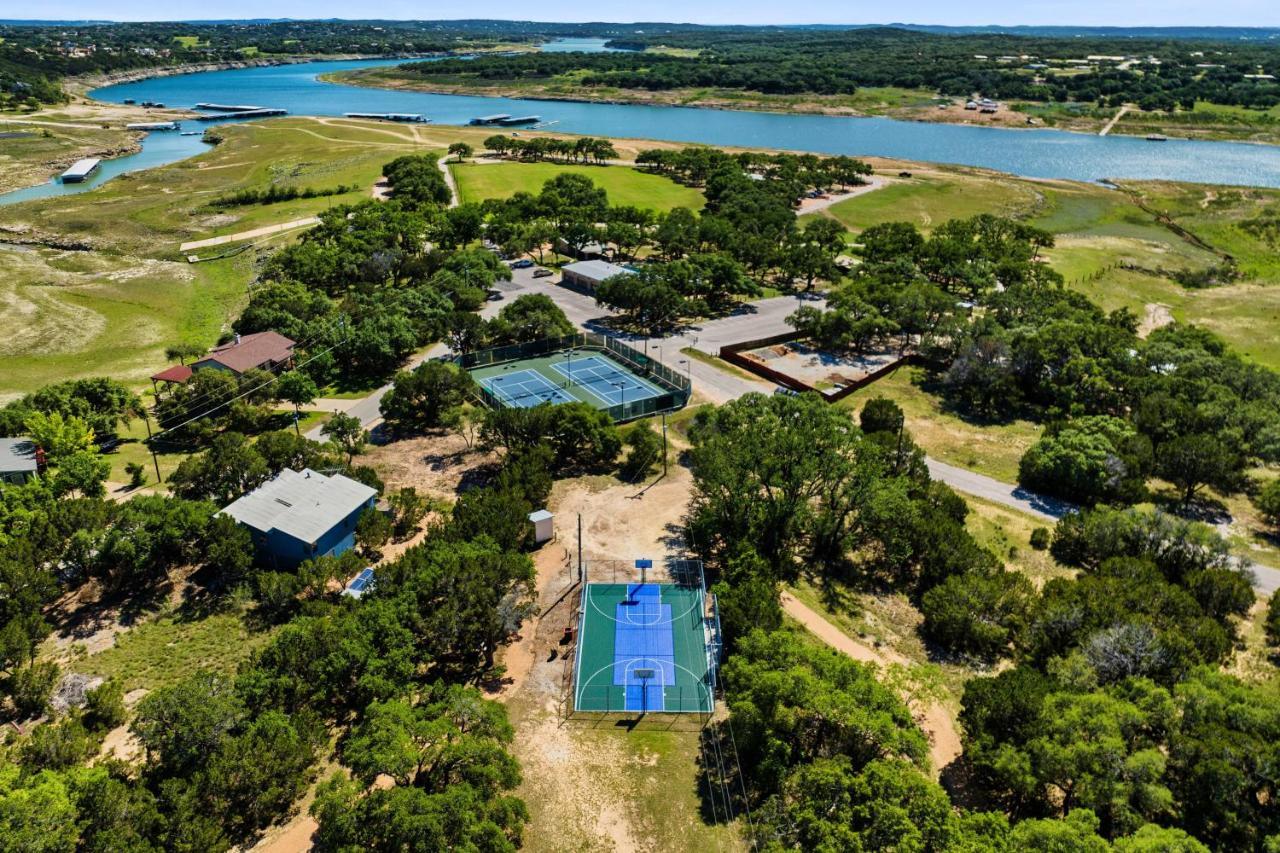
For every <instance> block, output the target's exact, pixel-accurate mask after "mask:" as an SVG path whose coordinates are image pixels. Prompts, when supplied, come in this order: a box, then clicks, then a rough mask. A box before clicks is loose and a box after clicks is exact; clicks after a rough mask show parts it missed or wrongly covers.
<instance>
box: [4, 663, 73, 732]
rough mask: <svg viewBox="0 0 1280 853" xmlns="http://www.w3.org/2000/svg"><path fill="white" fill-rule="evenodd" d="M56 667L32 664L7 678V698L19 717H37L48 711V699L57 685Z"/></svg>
mask: <svg viewBox="0 0 1280 853" xmlns="http://www.w3.org/2000/svg"><path fill="white" fill-rule="evenodd" d="M59 674H60V673H59V670H58V665H57V664H56V663H52V662H47V661H46V662H40V663H33V664H31V665H30V666H27V667H23V668H22V669H20V670H18V671H17V672H15V673H14V674H13V675H11V676H9V696H10V697H11V698H12V699H13V705H14V707H15V708H17V710H18V714H19V716H21V717H24V718H26V717H38V716H40V715H41V714H43V713H45V712H46V711H48V710H49V697H50V696H52V695H53V688H54V686H55V685H56V684H57V683H58V676H59Z"/></svg>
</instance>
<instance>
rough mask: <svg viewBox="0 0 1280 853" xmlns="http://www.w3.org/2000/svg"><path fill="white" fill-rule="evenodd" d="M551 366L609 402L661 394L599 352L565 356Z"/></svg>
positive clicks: (607, 403) (614, 402)
mask: <svg viewBox="0 0 1280 853" xmlns="http://www.w3.org/2000/svg"><path fill="white" fill-rule="evenodd" d="M551 369H552V370H554V371H555V372H556V373H559V374H560V375H561V376H563V377H565V378H566V379H568V380H569V383H570V384H571V385H579V386H581V387H583V388H586V389H587V390H588V391H590V392H591V393H592V394H595V395H596V396H597V397H599V398H600V399H602V400H604V401H605V404H606V405H609V406H616V405H618V404H619V403H625V402H626V401H628V400H630V401H632V402H635V401H636V400H647V399H648V398H650V397H657V396H659V395H660V394H662V391H661V390H659V389H658V388H656V387H654V386H653V385H652V384H650V383H648V382H646V381H645V380H643V379H640V378H639V377H637V376H634V375H632V374H631V373H629V372H628V371H626V370H623V369H622V368H621V367H619V366H617V365H615V364H614V363H613V362H611V361H609V360H608V359H606V358H604V357H603V356H599V355H587V356H578V357H577V358H569V359H566V360H565V361H564V362H563V363H561V362H555V363H553V364H552V365H551Z"/></svg>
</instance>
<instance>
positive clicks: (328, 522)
mask: <svg viewBox="0 0 1280 853" xmlns="http://www.w3.org/2000/svg"><path fill="white" fill-rule="evenodd" d="M377 494H378V493H377V492H376V491H375V490H374V489H372V488H370V487H369V486H366V485H365V484H364V483H360V482H357V481H356V480H352V479H351V478H350V477H344V476H342V475H341V474H332V475H325V474H321V473H319V472H317V471H312V470H311V469H310V468H304V469H303V470H301V471H291V470H288V469H286V470H284V471H281V472H280V473H279V474H278V475H277V476H276V477H275V479H273V480H270V481H268V482H266V483H263V484H262V485H261V486H259V487H258V488H256V489H254V490H253V491H252V492H249V493H248V494H247V495H245V496H243V497H241V498H239V499H238V500H236V501H235V502H234V503H232V504H230V505H229V506H227V507H226V508H225V509H223V510H222V511H221V512H220V513H218V514H219V515H226V516H229V517H231V518H234V519H235V520H236V521H237V522H239V523H240V524H241V525H243V526H244V527H245V528H247V529H248V531H249V534H250V536H252V537H253V542H254V546H255V547H256V548H257V552H258V559H259V561H260V562H262V563H263V564H264V565H269V566H274V567H277V568H290V569H291V568H295V567H296V566H297V565H298V564H299V563H301V562H302V561H303V560H313V559H315V558H316V557H322V556H325V555H330V554H331V555H333V556H337V555H339V554H342V553H344V552H346V551H349V550H351V548H353V547H355V532H356V521H357V520H358V519H359V518H360V514H361V513H362V512H364V511H365V510H372V509H373V508H374V502H375V501H376V499H377Z"/></svg>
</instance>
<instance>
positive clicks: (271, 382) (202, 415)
mask: <svg viewBox="0 0 1280 853" xmlns="http://www.w3.org/2000/svg"><path fill="white" fill-rule="evenodd" d="M345 343H346V339H345V338H344V339H343V340H341V341H338V342H337V343H336V344H334V345H333V346H331V347H329V348H328V349H324V350H321V351H320V352H318V353H316V354H315V355H313V356H311V358H309V359H307V360H306V361H304V362H302V364H299V365H297V366H296V367H295V368H294V369H295V370H297V369H298V368H301V367H306V366H307V365H308V364H310V363H311V362H313V361H315V360H316V359H317V358H319V357H320V356H322V355H324V354H325V353H327V352H332V351H333V350H335V349H337V348H338V347H340V346H342V345H343V344H345ZM279 380H280V376H272V377H271V378H270V379H268V380H267V381H266V382H263V383H262V384H261V385H258V386H256V387H253V388H250V389H249V390H248V391H244V392H241V393H240V394H237V395H236V396H234V397H232V398H231V399H229V400H226V401H224V402H222V403H219V404H218V405H216V406H214V407H213V408H212V409H209V410H207V411H205V412H202V413H200V414H198V415H196V416H195V417H194V418H188V419H187V420H185V421H183V422H182V423H180V424H178V425H177V426H172V427H169V428H168V429H165V430H163V431H162V432H158V433H156V434H155V435H153V436H152V437H151V439H150V440H155V439H157V438H160V437H161V436H162V435H165V434H167V433H171V432H174V431H175V430H179V429H182V428H183V427H184V426H187V425H188V424H192V423H195V422H196V421H198V420H200V419H201V418H206V417H208V416H209V415H211V414H213V413H214V412H216V411H218V409H221V408H223V407H225V406H229V405H231V404H232V403H234V402H235V401H236V400H241V399H244V398H245V397H248V396H249V395H250V394H253V393H256V392H258V391H261V390H262V389H263V388H266V387H267V386H268V385H274V384H275V383H276V382H278V381H279Z"/></svg>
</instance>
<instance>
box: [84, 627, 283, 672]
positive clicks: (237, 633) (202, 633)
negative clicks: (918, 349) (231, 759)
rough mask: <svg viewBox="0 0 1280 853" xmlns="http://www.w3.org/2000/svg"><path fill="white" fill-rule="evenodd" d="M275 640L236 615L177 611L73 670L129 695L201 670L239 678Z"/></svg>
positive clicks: (130, 633)
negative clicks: (243, 665)
mask: <svg viewBox="0 0 1280 853" xmlns="http://www.w3.org/2000/svg"><path fill="white" fill-rule="evenodd" d="M270 638H271V632H270V631H255V630H252V629H251V628H250V627H249V626H248V625H247V624H246V622H245V617H244V615H243V614H241V613H240V612H238V611H236V610H232V611H230V612H225V613H214V614H212V615H201V616H196V617H189V616H186V615H185V614H183V613H181V612H180V611H172V612H166V613H162V614H160V615H158V616H155V617H153V618H149V619H147V620H146V621H144V622H142V623H140V624H137V625H134V626H133V627H132V628H130V629H129V630H128V631H125V632H124V633H122V634H120V635H118V636H117V637H116V640H115V644H114V645H112V646H111V648H109V649H105V650H104V651H101V652H98V653H97V654H93V655H86V656H84V657H82V658H80V659H79V660H76V661H74V662H73V663H72V664H71V665H70V668H71V669H72V670H73V671H75V672H82V673H85V674H87V675H101V676H104V677H107V678H115V679H118V680H119V681H120V683H121V684H122V685H123V686H124V689H125V690H126V691H129V690H134V689H137V688H145V689H148V690H154V689H156V688H157V687H164V686H166V685H169V684H173V683H175V682H177V681H180V680H182V679H183V678H186V677H187V676H189V675H191V674H192V673H194V672H195V671H196V670H199V669H211V670H214V671H217V672H222V673H226V674H231V673H234V672H235V669H236V667H237V666H238V665H239V664H240V662H241V661H243V660H244V659H245V658H247V657H248V656H249V655H250V654H251V653H252V652H253V651H254V650H255V649H258V648H260V647H261V646H262V645H264V644H265V643H266V642H267V640H269V639H270Z"/></svg>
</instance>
